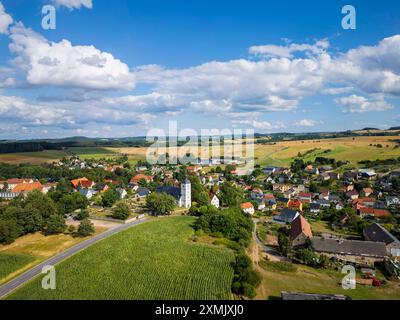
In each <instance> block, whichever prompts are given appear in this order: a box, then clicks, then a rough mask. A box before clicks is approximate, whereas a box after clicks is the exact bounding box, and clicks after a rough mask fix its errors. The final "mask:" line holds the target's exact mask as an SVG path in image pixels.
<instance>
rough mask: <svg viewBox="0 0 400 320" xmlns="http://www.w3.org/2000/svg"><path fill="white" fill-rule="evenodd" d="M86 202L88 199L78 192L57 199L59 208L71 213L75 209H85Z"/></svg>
mask: <svg viewBox="0 0 400 320" xmlns="http://www.w3.org/2000/svg"><path fill="white" fill-rule="evenodd" d="M88 204H89V201H88V199H87V198H86V197H85V196H83V195H81V194H80V193H79V192H73V193H70V194H66V195H64V196H63V197H62V198H61V199H60V200H59V206H60V210H61V212H63V213H71V212H73V211H75V210H77V209H85V208H86V207H87V206H88Z"/></svg>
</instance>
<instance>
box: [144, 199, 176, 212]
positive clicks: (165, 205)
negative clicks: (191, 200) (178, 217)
mask: <svg viewBox="0 0 400 320" xmlns="http://www.w3.org/2000/svg"><path fill="white" fill-rule="evenodd" d="M146 205H147V207H148V208H149V209H150V210H151V211H152V212H153V213H154V214H155V215H160V216H165V215H170V214H171V212H172V211H173V210H174V209H175V207H176V200H175V198H174V197H172V196H170V195H168V194H166V193H152V194H150V195H149V196H148V197H147V200H146Z"/></svg>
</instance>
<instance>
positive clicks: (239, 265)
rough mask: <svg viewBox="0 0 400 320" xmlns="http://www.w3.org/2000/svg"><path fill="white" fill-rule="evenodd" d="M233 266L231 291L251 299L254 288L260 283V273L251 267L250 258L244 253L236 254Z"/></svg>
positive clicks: (254, 291)
mask: <svg viewBox="0 0 400 320" xmlns="http://www.w3.org/2000/svg"><path fill="white" fill-rule="evenodd" d="M233 267H234V272H235V275H234V277H233V282H232V292H233V293H235V294H238V295H242V296H245V297H248V298H250V299H253V298H254V297H255V296H256V288H257V286H259V284H260V283H261V276H260V274H259V273H258V272H257V271H255V270H254V269H253V267H252V263H251V260H250V258H249V257H248V256H246V254H245V253H239V254H237V256H236V261H235V264H234V266H233Z"/></svg>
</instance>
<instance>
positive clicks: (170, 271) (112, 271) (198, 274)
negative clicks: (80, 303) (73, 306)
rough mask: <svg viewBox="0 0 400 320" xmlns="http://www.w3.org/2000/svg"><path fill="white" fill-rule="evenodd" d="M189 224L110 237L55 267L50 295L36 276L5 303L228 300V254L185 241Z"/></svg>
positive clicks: (161, 224) (169, 223)
mask: <svg viewBox="0 0 400 320" xmlns="http://www.w3.org/2000/svg"><path fill="white" fill-rule="evenodd" d="M193 221H194V218H191V217H182V216H180V217H171V218H163V219H158V220H154V221H151V222H147V223H144V224H142V225H139V226H137V227H135V228H132V229H129V230H126V231H124V232H122V233H120V234H117V235H114V236H112V237H110V238H108V239H106V240H104V241H102V242H99V243H97V244H95V245H93V246H91V247H90V248H88V249H86V250H84V251H82V252H80V253H78V254H77V255H75V256H73V257H71V258H69V259H68V260H66V261H64V262H62V263H61V264H59V265H58V266H56V271H57V289H56V290H54V291H51V290H50V291H46V290H43V289H42V288H41V277H39V278H37V279H35V280H33V281H32V282H30V283H28V284H27V285H26V286H24V287H22V288H21V289H19V290H17V291H16V292H15V293H13V294H12V295H11V296H10V297H9V299H34V300H37V299H61V300H64V299H73V300H80V299H91V300H95V299H100V300H104V299H107V300H114V299H122V300H124V299H136V300H144V299H151V300H154V299H160V300H167V299H174V300H182V299H194V300H204V299H212V300H214V299H215V300H217V299H219V300H221V299H231V298H232V296H231V290H230V287H231V281H232V277H233V269H232V267H231V263H232V261H233V260H234V254H233V252H232V251H230V250H229V249H226V248H221V247H216V246H212V245H207V244H200V243H196V242H193V241H191V237H192V236H193V233H194V231H193V229H192V227H191V225H192V223H193Z"/></svg>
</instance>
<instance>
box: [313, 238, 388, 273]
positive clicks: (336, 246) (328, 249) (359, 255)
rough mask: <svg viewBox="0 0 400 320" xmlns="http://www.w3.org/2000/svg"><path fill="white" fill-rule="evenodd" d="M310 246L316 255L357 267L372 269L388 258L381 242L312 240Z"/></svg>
mask: <svg viewBox="0 0 400 320" xmlns="http://www.w3.org/2000/svg"><path fill="white" fill-rule="evenodd" d="M311 244H312V247H313V249H314V251H315V252H316V253H319V254H324V255H326V256H328V257H329V258H335V259H337V260H339V261H342V262H345V263H351V264H356V265H359V266H366V267H374V265H375V263H377V262H383V261H384V260H385V258H386V257H387V256H388V254H387V251H386V246H385V244H384V243H381V242H372V241H359V240H344V239H339V240H338V239H324V238H312V239H311Z"/></svg>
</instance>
